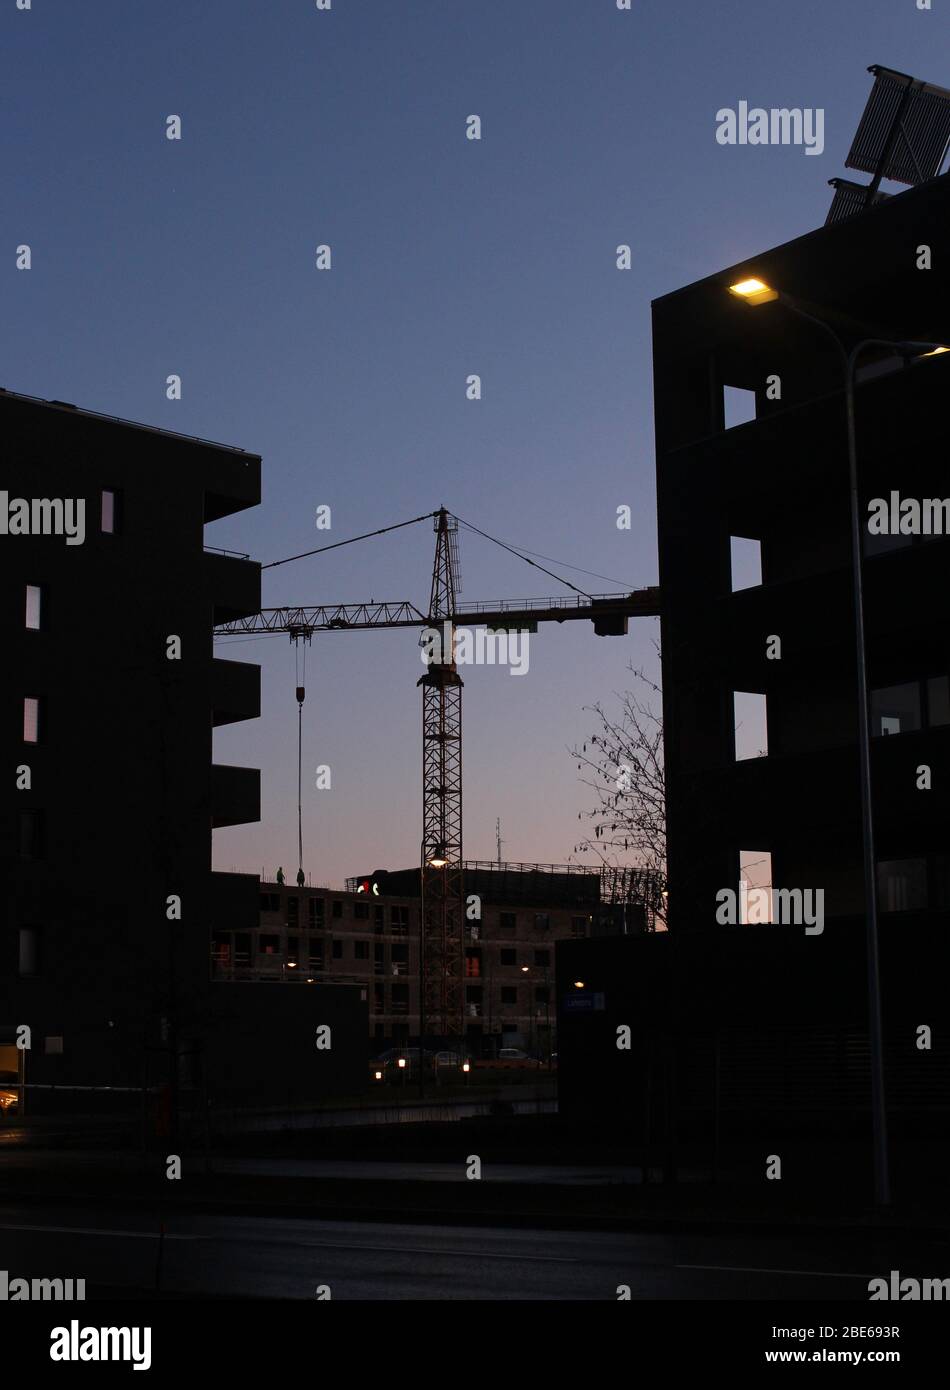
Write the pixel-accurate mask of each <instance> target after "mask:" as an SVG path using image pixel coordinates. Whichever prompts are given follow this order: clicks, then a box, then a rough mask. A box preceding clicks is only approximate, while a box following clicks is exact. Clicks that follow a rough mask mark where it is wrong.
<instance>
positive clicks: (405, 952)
mask: <svg viewBox="0 0 950 1390" xmlns="http://www.w3.org/2000/svg"><path fill="white" fill-rule="evenodd" d="M389 959H390V960H391V961H393V962H394V963H397V962H398V964H400V965H408V964H409V943H408V942H397V943H396V945H395V946H390V948H389ZM400 973H402V972H400Z"/></svg>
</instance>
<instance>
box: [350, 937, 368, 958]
mask: <svg viewBox="0 0 950 1390" xmlns="http://www.w3.org/2000/svg"><path fill="white" fill-rule="evenodd" d="M353 959H354V960H369V942H368V941H354V942H353Z"/></svg>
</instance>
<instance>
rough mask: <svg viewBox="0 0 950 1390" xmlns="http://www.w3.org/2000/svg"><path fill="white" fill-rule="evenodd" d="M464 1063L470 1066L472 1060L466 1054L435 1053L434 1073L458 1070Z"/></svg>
mask: <svg viewBox="0 0 950 1390" xmlns="http://www.w3.org/2000/svg"><path fill="white" fill-rule="evenodd" d="M466 1063H468V1065H469V1066H471V1065H472V1059H471V1057H470V1056H469V1055H468V1053H467V1052H437V1053H436V1054H435V1069H436V1071H441V1070H443V1069H449V1070H458V1069H459V1068H461V1067H463V1066H465V1064H466Z"/></svg>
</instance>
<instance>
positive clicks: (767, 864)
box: [739, 849, 772, 927]
mask: <svg viewBox="0 0 950 1390" xmlns="http://www.w3.org/2000/svg"><path fill="white" fill-rule="evenodd" d="M771 921H772V853H771V850H767V849H740V851H739V924H740V926H743V927H755V926H763V925H765V924H766V923H768V922H771Z"/></svg>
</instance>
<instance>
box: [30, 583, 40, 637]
mask: <svg viewBox="0 0 950 1390" xmlns="http://www.w3.org/2000/svg"><path fill="white" fill-rule="evenodd" d="M26 625H27V627H28V628H29V629H30V631H31V632H39V630H40V628H41V627H42V625H43V590H42V589H41V588H40V586H39V584H27V586H26Z"/></svg>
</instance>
